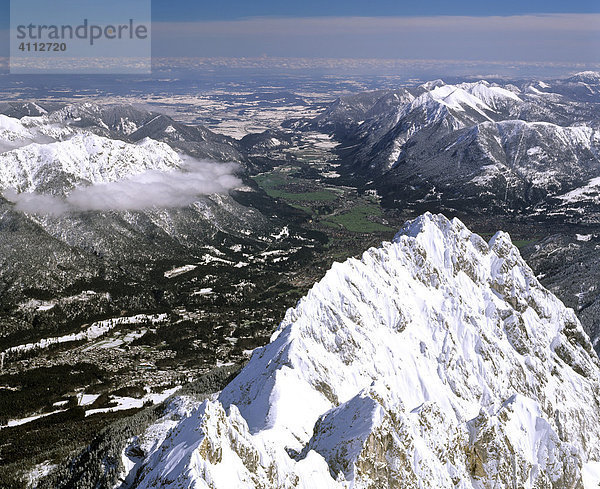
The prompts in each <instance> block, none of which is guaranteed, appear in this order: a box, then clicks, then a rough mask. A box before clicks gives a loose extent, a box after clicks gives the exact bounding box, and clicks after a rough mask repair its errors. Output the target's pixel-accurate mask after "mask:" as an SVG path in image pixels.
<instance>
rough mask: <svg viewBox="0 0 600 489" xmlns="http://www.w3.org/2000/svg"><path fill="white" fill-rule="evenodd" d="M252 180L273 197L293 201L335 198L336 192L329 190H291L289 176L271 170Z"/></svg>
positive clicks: (321, 200)
mask: <svg viewBox="0 0 600 489" xmlns="http://www.w3.org/2000/svg"><path fill="white" fill-rule="evenodd" d="M253 178H254V181H255V182H256V183H257V184H258V185H259V186H260V187H261V188H262V189H263V190H264V191H265V192H266V193H267V195H268V196H269V197H272V198H274V199H283V200H289V201H295V202H330V201H333V200H335V199H337V197H338V196H337V194H336V193H335V192H332V191H330V190H314V191H311V192H292V191H290V190H288V189H289V187H290V186H291V185H290V183H291V182H290V180H291V179H290V178H287V176H286V175H284V174H282V173H279V172H273V173H263V174H262V175H257V176H255V177H253Z"/></svg>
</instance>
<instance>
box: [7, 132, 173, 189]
mask: <svg viewBox="0 0 600 489" xmlns="http://www.w3.org/2000/svg"><path fill="white" fill-rule="evenodd" d="M183 164H184V163H183V161H182V159H181V158H180V156H179V155H178V154H177V153H176V152H175V151H174V150H172V149H171V148H170V147H169V146H168V145H167V144H165V143H161V142H158V141H154V140H152V139H148V138H146V139H144V140H142V141H140V142H138V143H135V144H131V143H126V142H123V141H119V140H114V139H108V138H105V137H102V136H97V135H95V134H91V133H84V132H82V133H78V134H76V135H74V136H73V137H71V138H70V139H67V140H64V141H57V142H51V143H46V144H43V143H42V144H38V143H31V144H28V145H26V146H23V147H19V148H17V149H13V150H11V151H6V152H4V153H1V154H0V189H3V188H4V189H8V188H13V189H16V190H17V191H18V192H33V191H37V190H44V189H45V188H46V187H48V186H51V187H52V189H53V191H56V190H54V187H56V186H57V184H58V187H59V188H60V189H61V190H62V193H65V192H67V191H68V190H70V189H72V188H73V187H74V186H76V185H80V184H100V183H108V182H115V181H117V180H120V179H123V178H126V177H129V176H133V175H138V174H141V173H144V172H146V171H148V170H159V171H173V170H176V169H178V168H180V167H181V166H182V165H183Z"/></svg>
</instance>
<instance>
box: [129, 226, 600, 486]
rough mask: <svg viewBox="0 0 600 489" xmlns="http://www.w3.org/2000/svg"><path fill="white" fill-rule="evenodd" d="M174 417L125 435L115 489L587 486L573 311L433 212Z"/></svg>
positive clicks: (595, 440) (500, 244) (584, 396)
mask: <svg viewBox="0 0 600 489" xmlns="http://www.w3.org/2000/svg"><path fill="white" fill-rule="evenodd" d="M173 406H175V408H173ZM181 406H182V404H181V403H177V402H176V403H174V404H172V405H171V409H172V411H170V412H169V411H168V410H167V414H166V416H165V418H164V419H163V420H162V421H161V422H159V423H158V424H156V425H153V426H152V427H151V428H150V429H148V430H147V431H146V432H145V433H144V434H141V435H140V436H136V437H134V438H133V441H132V442H131V445H130V446H129V447H128V448H127V449H126V450H125V452H124V454H123V457H124V464H125V468H126V470H125V473H124V475H123V477H124V479H123V480H125V481H126V482H125V483H124V484H123V486H122V487H131V488H133V487H135V488H149V487H179V488H192V487H193V488H209V487H210V488H216V489H219V488H233V487H235V488H242V487H244V488H258V487H277V488H292V487H294V488H315V487H319V488H350V487H353V488H395V487H435V488H455V487H459V488H478V489H479V488H490V489H491V488H497V487H502V488H512V487H523V488H532V489H533V488H540V487H548V488H550V487H552V488H574V487H577V488H581V487H590V488H591V487H595V486H594V485H593V484H594V483H597V481H598V480H599V479H598V470H597V469H598V468H599V466H600V465H599V461H600V363H599V361H598V358H597V357H596V356H595V353H594V352H593V350H592V346H591V344H590V342H589V339H588V337H587V335H586V334H585V333H584V331H583V329H582V328H581V325H580V324H579V322H578V320H577V318H576V317H575V314H574V312H573V311H572V310H570V309H567V308H566V307H565V306H564V305H563V304H562V303H561V302H560V301H559V300H558V299H557V298H556V297H555V296H554V295H552V294H551V293H550V292H548V291H547V290H546V289H544V288H543V287H542V286H541V285H540V283H539V281H538V280H537V279H536V277H535V276H534V274H533V272H532V271H531V269H530V268H529V267H528V266H527V264H526V263H525V262H524V261H523V259H522V258H521V256H520V254H519V252H518V250H517V248H515V247H514V246H513V245H512V244H511V241H510V238H509V236H508V235H507V234H505V233H502V232H499V233H497V234H496V235H495V236H494V237H493V238H492V239H491V240H490V241H489V242H487V243H486V242H485V241H484V240H483V239H482V238H481V237H479V236H478V235H475V234H473V233H471V232H470V231H469V230H468V229H467V228H466V227H465V226H464V225H463V224H462V223H461V222H460V221H458V220H457V219H454V220H452V221H449V220H448V219H446V218H445V217H443V216H441V215H431V214H425V215H423V216H422V217H420V218H418V219H416V220H414V221H410V222H408V223H407V224H406V225H405V227H404V228H403V229H402V230H401V231H400V232H399V233H398V234H397V235H396V237H395V238H394V240H393V242H391V243H384V244H383V245H382V246H381V247H380V248H372V249H370V250H368V251H367V252H365V253H364V254H363V256H362V258H361V259H350V260H348V261H346V262H345V263H337V264H335V265H334V266H333V267H332V269H331V270H329V271H328V272H327V274H326V275H325V277H324V278H323V279H322V280H321V281H320V282H319V283H317V284H316V285H315V286H314V287H313V288H312V289H311V290H310V292H309V293H308V294H307V295H306V296H305V297H304V298H303V299H302V300H301V301H300V302H299V303H298V305H297V306H296V307H295V308H294V309H290V310H289V311H288V312H287V314H286V316H285V318H284V320H283V322H282V323H281V325H280V327H279V329H278V331H277V332H276V333H275V334H274V335H273V337H272V339H271V343H270V344H269V345H267V346H265V347H264V348H259V349H257V350H255V352H254V354H253V355H252V358H251V360H250V362H249V363H248V364H247V366H246V367H245V368H244V369H243V370H242V372H241V373H240V374H239V375H238V376H237V377H236V378H235V379H234V380H233V381H232V382H231V383H230V384H229V385H228V386H227V387H226V388H225V389H224V390H223V391H222V392H221V393H220V395H219V396H218V398H217V399H213V400H208V401H205V402H203V403H202V404H200V405H199V406H198V407H196V408H195V409H189V406H188V407H186V408H185V409H184V408H182V407H181ZM177 416H181V417H183V419H181V420H179V421H174V420H176V418H177ZM168 420H170V421H168ZM165 428H168V430H165ZM167 431H168V434H167Z"/></svg>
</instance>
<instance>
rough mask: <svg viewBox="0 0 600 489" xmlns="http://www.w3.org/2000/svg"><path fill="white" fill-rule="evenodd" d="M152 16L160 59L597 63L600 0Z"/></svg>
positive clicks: (325, 3)
mask: <svg viewBox="0 0 600 489" xmlns="http://www.w3.org/2000/svg"><path fill="white" fill-rule="evenodd" d="M14 1H26V0H14ZM79 1H90V0H79ZM97 1H98V0H93V2H94V4H96V5H97V3H96V2H97ZM57 3H58V4H60V1H58V2H57ZM8 5H9V4H8V0H0V28H1V27H6V24H7V15H5V14H6V12H7V9H8ZM152 15H153V30H152V37H153V55H155V56H161V57H169V56H172V57H176V56H200V57H215V56H226V57H254V56H262V55H267V56H281V57H308V58H311V57H317V58H409V59H437V60H444V59H452V60H483V61H521V62H523V61H525V62H581V63H600V1H599V0H575V1H569V2H565V1H564V0H561V1H559V0H546V1H541V0H528V1H523V0H504V1H501V2H489V1H481V0H465V1H453V2H450V1H447V0H443V1H442V0H429V1H421V2H416V1H414V0H411V1H398V0H379V1H377V0H376V1H371V2H367V1H365V0H360V1H359V0H344V1H342V0H304V1H302V2H296V1H294V2H292V1H286V0H263V1H260V0H259V1H256V0H255V1H250V0H234V1H231V0H230V1H218V2H215V1H214V0H211V1H197V0H155V1H153V2H152ZM0 44H1V42H0ZM0 54H2V53H0Z"/></svg>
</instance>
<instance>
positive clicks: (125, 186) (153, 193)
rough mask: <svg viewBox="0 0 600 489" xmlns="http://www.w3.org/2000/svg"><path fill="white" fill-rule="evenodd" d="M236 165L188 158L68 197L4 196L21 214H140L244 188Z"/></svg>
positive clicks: (80, 189) (77, 190) (7, 193)
mask: <svg viewBox="0 0 600 489" xmlns="http://www.w3.org/2000/svg"><path fill="white" fill-rule="evenodd" d="M238 169H239V166H238V165H237V164H235V163H214V162H208V161H196V160H191V159H187V160H186V163H185V165H183V166H182V168H181V169H179V170H176V171H173V172H161V171H157V170H150V171H147V172H144V173H140V174H139V175H135V176H132V177H129V178H126V179H123V180H118V181H115V182H109V183H103V184H96V185H90V186H86V187H76V188H75V189H74V190H72V191H71V192H70V193H69V194H68V195H67V196H66V197H56V196H52V195H46V194H39V193H29V192H23V193H17V192H16V191H14V190H12V189H9V190H6V191H4V192H3V193H2V195H3V197H4V198H5V199H7V200H9V201H10V202H13V203H14V204H15V208H16V209H17V210H19V211H22V212H26V213H30V214H42V215H52V216H60V215H63V214H68V213H74V212H85V211H139V210H144V209H149V208H152V207H158V208H169V207H186V206H188V205H190V204H192V203H193V202H194V201H195V200H196V199H197V198H198V197H200V196H202V195H209V194H223V193H227V192H228V191H229V190H231V189H233V188H235V187H238V186H240V185H241V183H242V182H241V180H240V179H239V178H238V177H236V176H235V172H236V171H237V170H238Z"/></svg>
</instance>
